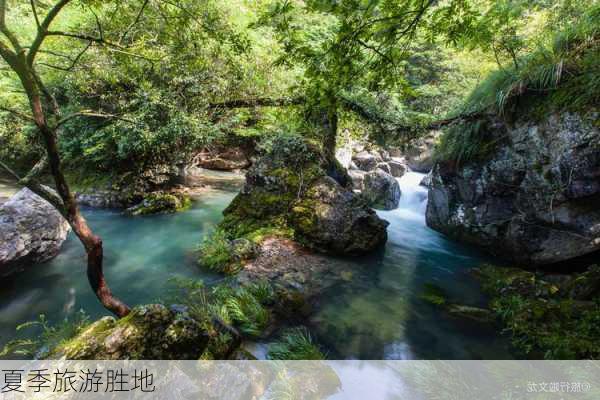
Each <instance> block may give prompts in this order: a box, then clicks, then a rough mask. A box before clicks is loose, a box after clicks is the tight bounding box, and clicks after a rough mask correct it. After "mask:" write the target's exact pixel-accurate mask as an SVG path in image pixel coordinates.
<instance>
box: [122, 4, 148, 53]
mask: <svg viewBox="0 0 600 400" xmlns="http://www.w3.org/2000/svg"><path fill="white" fill-rule="evenodd" d="M149 2H150V0H145V1H144V4H142V7H140V11H139V12H138V14H137V16H136V17H135V20H134V21H133V22H132V23H131V24H130V25H129V26H128V27H127V28H126V29H125V31H124V32H123V34H122V35H121V38H120V39H119V43H123V41H124V40H125V38H126V37H127V35H128V34H129V31H131V29H133V27H134V26H136V25H137V23H138V22H140V19H141V18H142V14H143V13H144V9H145V8H146V6H147V5H148V3H149Z"/></svg>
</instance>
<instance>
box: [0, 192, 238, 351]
mask: <svg viewBox="0 0 600 400" xmlns="http://www.w3.org/2000/svg"><path fill="white" fill-rule="evenodd" d="M234 195H235V192H234V191H232V190H228V191H222V190H211V191H206V192H204V193H202V194H201V195H199V197H198V198H197V199H196V201H195V202H194V204H193V207H192V208H191V209H190V210H188V211H184V212H181V213H177V214H170V215H167V214H165V215H152V216H142V217H128V216H125V215H123V214H121V213H119V212H118V211H112V210H99V209H83V213H84V215H85V217H86V218H87V220H88V222H89V224H90V226H91V227H92V229H93V230H94V232H96V233H97V234H98V235H100V236H101V237H102V239H103V241H104V249H105V250H104V253H105V267H104V271H105V276H106V279H107V281H108V283H109V285H110V287H111V289H112V291H113V292H114V293H115V294H116V295H117V296H118V297H120V298H121V299H122V300H124V301H125V302H126V303H128V304H142V303H148V302H153V301H156V300H159V299H160V297H161V296H165V295H167V293H169V292H170V291H171V289H173V288H174V287H175V285H174V283H173V282H172V281H169V280H170V279H171V278H175V277H193V278H201V279H204V280H205V281H207V282H210V281H211V280H212V279H215V278H217V277H216V276H215V275H211V274H209V273H207V272H203V271H201V270H200V269H199V268H198V266H197V265H196V263H195V260H196V255H195V249H196V248H197V246H198V244H199V243H200V241H201V240H202V238H203V237H204V236H205V235H206V233H207V232H209V231H210V230H211V229H212V227H213V226H214V225H215V224H216V223H217V222H219V221H220V219H221V218H222V214H221V213H222V210H223V209H224V207H225V206H226V205H227V204H228V203H229V202H230V201H231V199H232V198H233V197H234ZM85 262H86V260H85V252H84V251H83V248H82V246H81V244H80V243H79V241H78V240H77V239H76V237H75V236H74V235H73V233H70V234H69V237H68V239H67V241H66V242H65V243H64V245H63V248H62V250H61V252H60V254H59V255H58V256H57V257H55V258H54V259H53V260H51V261H50V262H47V263H44V264H40V265H32V266H30V267H28V268H27V269H26V270H25V271H24V272H21V273H17V274H14V275H11V276H10V277H8V278H3V279H2V281H1V285H0V348H1V346H2V345H3V344H4V343H5V342H6V341H8V340H10V339H11V338H13V337H14V335H15V326H16V325H18V324H20V323H23V322H26V321H32V320H36V319H37V318H38V316H39V315H40V314H44V315H46V317H47V318H48V319H50V320H51V321H60V320H62V319H64V318H65V317H68V316H70V315H72V314H73V313H75V312H77V311H79V310H80V309H83V310H85V312H86V313H87V314H89V315H90V316H91V317H93V318H94V317H98V316H102V315H106V311H105V310H104V309H103V308H102V307H101V306H100V304H99V302H98V300H97V299H96V297H95V295H94V294H93V293H92V291H91V289H90V287H89V284H88V281H87V276H86V270H85V265H86V264H85Z"/></svg>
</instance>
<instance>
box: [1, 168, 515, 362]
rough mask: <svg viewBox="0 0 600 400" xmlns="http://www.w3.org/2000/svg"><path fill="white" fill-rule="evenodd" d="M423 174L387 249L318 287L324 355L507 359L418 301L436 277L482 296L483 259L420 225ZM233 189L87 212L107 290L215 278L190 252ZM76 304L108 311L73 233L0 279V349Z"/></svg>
mask: <svg viewBox="0 0 600 400" xmlns="http://www.w3.org/2000/svg"><path fill="white" fill-rule="evenodd" d="M422 177H423V175H421V174H415V173H407V174H406V175H405V176H404V177H402V178H401V179H400V185H401V189H402V198H401V201H400V206H399V208H398V209H396V210H393V211H385V212H383V211H381V212H379V215H380V216H381V217H382V218H385V219H387V220H388V221H389V222H390V226H389V227H388V233H389V240H388V243H387V245H386V246H385V248H384V249H382V250H381V251H380V252H378V253H377V254H374V255H371V256H369V257H365V258H361V259H353V260H348V261H346V262H347V263H348V267H349V269H350V268H351V270H352V271H353V278H352V279H351V281H350V282H345V283H343V284H340V285H338V286H336V287H334V288H332V289H331V290H329V291H328V292H327V293H324V294H323V296H322V297H321V299H320V301H319V304H318V309H317V312H316V313H315V314H314V315H313V316H312V317H311V318H310V320H309V321H307V323H308V325H309V327H310V328H311V330H312V331H313V332H314V334H315V336H316V337H317V339H318V341H319V342H320V343H323V344H324V345H325V347H326V348H327V350H328V352H329V357H330V358H339V359H347V358H360V359H405V358H429V359H435V358H443V359H479V358H487V359H497V358H508V357H510V354H509V353H508V351H507V350H506V349H507V345H506V343H505V342H504V341H503V340H502V339H500V338H499V337H498V335H497V334H496V333H495V332H493V331H492V330H491V329H485V328H482V327H480V326H478V325H476V324H473V323H468V322H465V321H460V320H456V319H452V318H450V317H448V316H447V315H445V314H444V313H443V312H441V311H440V310H438V309H436V308H434V307H432V306H430V305H429V304H427V303H425V302H423V301H422V300H420V294H421V291H422V289H423V285H425V284H426V283H433V284H436V285H438V286H440V287H442V288H444V289H445V290H446V291H447V293H448V294H449V296H450V297H451V298H452V299H453V300H454V301H456V302H463V303H467V304H481V303H482V302H483V301H484V299H483V298H482V296H481V293H480V291H479V289H478V287H477V285H476V283H475V282H474V281H473V279H472V278H471V277H470V275H469V269H470V268H472V267H473V266H475V265H478V264H479V263H480V262H482V260H483V258H482V256H481V255H480V254H478V253H476V252H475V251H473V250H472V249H469V248H466V247H463V246H460V245H457V244H455V243H453V242H451V241H448V240H446V239H445V238H444V237H443V236H441V235H439V234H438V233H436V232H434V231H432V230H430V229H429V228H427V227H426V226H425V217H424V212H425V207H426V190H425V189H424V188H422V187H420V186H419V185H418V184H419V182H420V180H421V179H422ZM235 187H236V185H235V184H234V185H225V186H224V187H223V188H222V189H221V190H212V191H206V192H205V193H203V194H202V195H201V196H199V198H198V199H197V201H196V202H195V203H194V206H193V208H192V209H191V210H189V211H186V212H183V213H178V214H173V215H157V216H146V217H135V218H132V217H127V216H124V215H122V214H120V213H118V212H115V211H108V210H92V209H87V210H84V214H85V216H86V217H87V219H88V221H89V223H90V225H91V226H92V227H93V229H94V230H95V231H96V232H98V234H99V235H101V236H102V238H103V239H104V243H105V249H106V250H105V252H106V265H105V273H106V276H107V279H108V282H109V283H110V285H111V287H112V289H113V291H114V292H115V293H116V294H118V296H119V297H121V298H122V299H123V300H125V301H126V302H127V303H129V304H141V303H147V302H152V301H156V300H158V299H160V298H161V296H165V295H166V293H168V292H169V291H170V289H172V288H173V285H174V284H173V283H172V282H170V281H169V279H170V278H173V277H176V276H181V277H195V278H201V279H204V280H205V281H209V282H210V281H211V280H213V279H217V278H218V277H216V276H214V275H210V274H208V273H206V272H203V271H201V270H200V269H198V267H197V266H196V264H195V255H194V250H195V248H196V247H197V245H198V243H199V242H200V241H201V240H202V237H203V236H204V235H205V234H206V233H207V232H209V231H210V229H211V228H212V226H214V224H216V223H217V222H219V220H220V219H221V218H222V216H221V212H222V210H223V209H224V208H225V207H226V206H227V204H228V203H229V202H230V201H231V199H232V198H233V196H234V195H235V192H236V189H235ZM79 309H84V310H85V311H86V313H88V314H89V315H90V316H91V317H92V318H96V317H99V316H102V315H106V312H105V311H104V310H103V309H102V307H100V305H99V303H98V301H97V300H96V298H95V296H94V295H93V293H92V292H91V290H90V289H89V286H88V283H87V279H86V275H85V258H84V252H83V250H82V248H81V245H80V244H79V242H78V241H77V240H76V239H75V238H74V237H73V235H72V234H71V235H70V236H69V238H68V240H67V241H66V242H65V245H64V248H63V250H62V251H61V253H60V254H59V255H58V256H57V257H56V258H55V259H53V260H52V261H50V262H48V263H45V264H41V265H34V266H31V267H29V268H28V269H27V271H26V272H25V273H20V274H16V275H13V276H12V278H9V279H4V280H2V282H0V346H2V344H4V343H5V342H6V341H8V340H10V339H12V338H14V337H15V326H16V325H17V324H20V323H23V322H26V321H31V320H34V319H37V317H38V315H39V314H45V315H46V316H47V317H48V318H49V319H50V320H51V321H58V320H61V319H63V318H64V317H66V316H69V315H71V314H72V313H74V312H76V311H78V310H79Z"/></svg>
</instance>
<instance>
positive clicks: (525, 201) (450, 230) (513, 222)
mask: <svg viewBox="0 0 600 400" xmlns="http://www.w3.org/2000/svg"><path fill="white" fill-rule="evenodd" d="M597 121H598V112H597V111H594V112H587V113H585V114H584V113H567V112H564V113H554V114H551V115H548V116H546V117H545V118H543V119H541V120H539V121H538V122H534V121H531V120H524V119H520V120H517V121H516V122H513V123H510V124H509V123H506V122H504V121H490V123H488V124H487V126H488V128H487V129H488V131H487V132H486V134H488V136H489V137H490V138H492V140H493V141H495V142H497V143H498V145H496V147H495V149H492V151H491V153H489V155H488V156H487V157H486V158H485V159H483V160H479V161H477V162H471V163H469V164H467V165H464V166H459V167H457V166H456V165H452V164H451V163H441V164H439V165H438V166H436V168H435V169H434V171H433V174H432V177H431V186H430V189H429V204H428V207H427V224H428V225H429V226H430V227H432V228H433V229H436V230H438V231H440V232H443V233H445V234H447V235H448V236H450V237H452V238H455V239H458V240H461V241H464V242H468V243H472V244H476V245H478V246H481V247H483V248H485V249H487V250H488V251H490V252H491V253H493V254H496V255H498V256H501V257H506V258H509V259H512V260H513V261H516V262H518V263H520V264H521V265H523V266H525V267H530V266H535V265H542V264H551V263H556V262H560V261H564V260H569V259H571V258H574V257H578V256H582V255H585V254H589V253H592V252H596V251H599V250H600V208H599V207H598V204H600V203H599V202H600V132H599V129H598V124H597Z"/></svg>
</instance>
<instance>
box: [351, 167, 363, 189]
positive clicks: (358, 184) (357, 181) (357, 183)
mask: <svg viewBox="0 0 600 400" xmlns="http://www.w3.org/2000/svg"><path fill="white" fill-rule="evenodd" d="M366 174H367V172H365V171H361V170H354V169H349V170H348V175H350V179H352V188H353V189H354V190H360V191H362V190H363V189H364V187H365V175H366Z"/></svg>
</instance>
